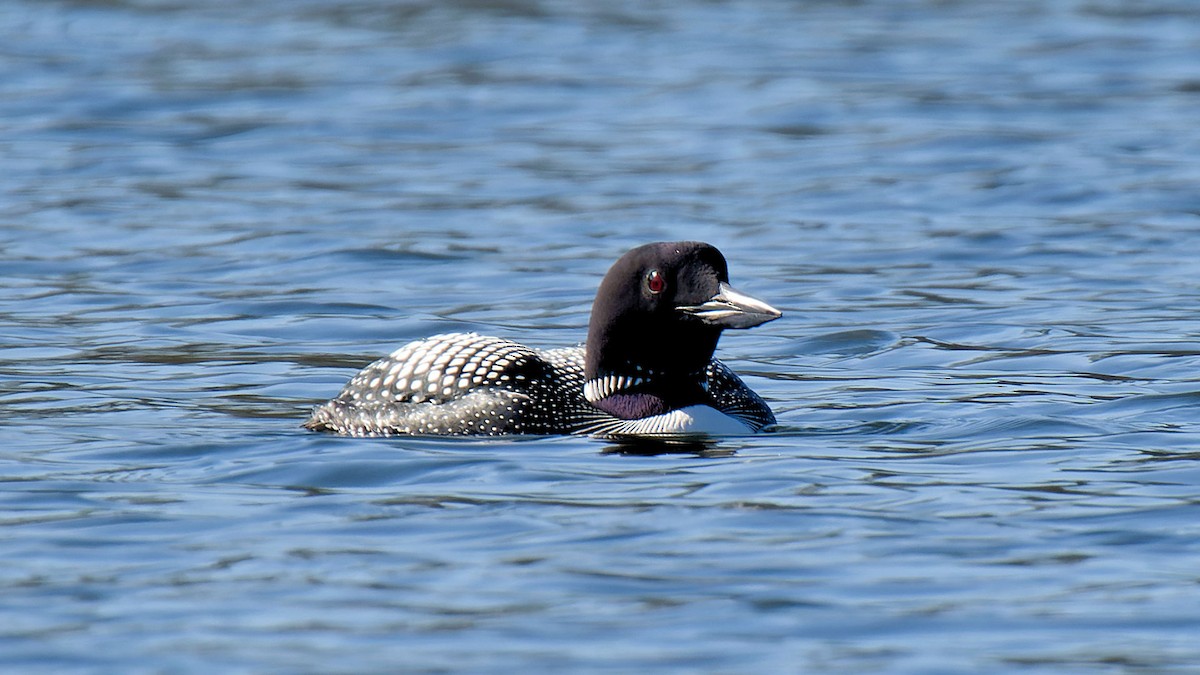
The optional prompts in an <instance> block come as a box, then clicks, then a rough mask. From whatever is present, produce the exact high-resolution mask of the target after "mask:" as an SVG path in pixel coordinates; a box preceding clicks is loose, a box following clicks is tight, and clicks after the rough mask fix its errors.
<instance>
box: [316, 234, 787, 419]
mask: <svg viewBox="0 0 1200 675" xmlns="http://www.w3.org/2000/svg"><path fill="white" fill-rule="evenodd" d="M780 316H781V314H780V312H779V310H777V309H775V308H774V307H771V306H770V305H768V304H766V303H765V302H762V301H761V300H757V299H755V298H752V297H750V296H748V295H746V294H744V293H741V292H739V291H737V290H735V289H733V288H732V287H731V286H730V285H729V272H728V267H727V265H726V263H725V257H724V256H723V255H721V252H720V251H718V250H717V249H716V248H714V247H713V246H710V245H708V244H704V243H701V242H659V243H653V244H646V245H644V246H639V247H637V248H635V249H633V250H631V251H629V252H628V253H626V254H625V255H623V256H621V258H620V259H618V260H617V262H616V263H614V264H613V266H612V268H611V269H610V270H609V271H608V273H607V274H606V275H605V277H604V280H603V281H602V282H601V283H600V289H599V290H598V291H597V293H596V300H595V302H594V303H593V304H592V315H591V321H590V323H589V326H588V337H587V342H586V346H583V347H568V348H561V349H550V350H541V349H533V348H530V347H526V346H524V345H522V344H519V343H517V342H513V341H511V340H506V339H503V338H498V337H487V336H483V335H478V334H475V333H449V334H445V335H436V336H434V337H430V338H426V339H423V340H418V341H416V342H412V343H410V344H408V345H405V346H403V347H401V348H400V349H398V350H396V351H395V352H393V353H392V354H391V355H390V356H387V357H385V358H382V359H380V360H378V361H376V362H374V363H372V364H370V365H368V366H367V367H366V368H363V369H362V371H360V372H359V373H358V374H357V375H355V376H354V378H353V379H351V380H350V382H349V383H348V384H347V385H346V386H345V388H344V389H342V391H341V393H339V394H338V396H337V398H335V399H333V400H331V401H328V402H327V403H324V404H322V405H320V406H317V407H316V408H315V409H314V410H313V413H312V416H311V417H310V418H309V420H308V421H307V422H306V423H305V424H304V426H305V427H307V428H309V429H312V430H315V431H332V432H335V433H339V434H349V435H354V436H374V435H390V434H411V435H433V436H441V435H482V436H491V435H500V434H592V435H600V436H661V435H667V436H671V435H690V434H718V435H721V434H739V433H749V432H754V431H758V430H760V429H762V428H763V427H766V426H768V425H771V424H774V423H775V416H774V415H773V414H772V413H771V409H770V408H769V407H768V406H767V404H766V402H765V401H763V399H762V398H760V397H759V396H758V394H756V393H754V392H753V391H751V390H750V388H749V387H747V386H746V385H745V384H744V383H743V382H742V380H741V379H740V378H739V377H738V376H737V375H736V374H734V372H733V371H732V370H730V369H729V368H728V367H727V366H725V365H724V364H723V363H721V362H720V361H718V360H716V359H714V358H713V351H714V350H715V349H716V346H717V340H718V338H719V337H720V335H721V331H722V330H723V329H726V328H750V327H752V326H757V325H759V324H761V323H765V322H767V321H772V320H774V319H777V318H779V317H780Z"/></svg>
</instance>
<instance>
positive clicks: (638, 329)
mask: <svg viewBox="0 0 1200 675" xmlns="http://www.w3.org/2000/svg"><path fill="white" fill-rule="evenodd" d="M779 316H780V312H779V310H777V309H775V308H774V307H771V306H770V305H768V304H766V303H764V302H762V301H761V300H757V299H755V298H753V297H750V296H748V295H746V294H744V293H741V292H739V291H737V290H735V289H733V288H732V287H731V286H730V285H729V268H728V266H727V265H726V263H725V257H724V256H723V255H721V252H720V251H718V250H717V249H716V248H714V247H712V246H710V245H708V244H704V243H701V242H693V241H684V242H659V243H654V244H646V245H644V246H639V247H637V248H635V249H633V250H631V251H629V252H628V253H626V254H625V255H623V256H621V258H620V259H618V260H617V262H616V263H614V264H613V266H612V268H611V269H609V271H608V274H606V275H605V276H604V281H602V282H601V283H600V289H599V290H598V291H597V292H596V300H595V302H594V303H593V304H592V317H591V322H590V325H589V327H588V339H587V361H586V369H585V373H584V375H585V377H586V379H587V382H588V384H587V387H585V392H584V393H585V395H586V396H587V399H588V400H589V401H591V402H592V403H593V404H594V405H596V406H597V407H599V408H602V409H604V410H608V411H609V412H611V413H613V414H615V415H617V416H618V417H625V418H634V417H645V416H648V415H653V414H658V413H660V412H665V411H666V410H670V409H673V408H677V407H682V406H685V405H689V404H691V403H694V402H698V401H699V400H702V397H703V395H704V392H703V382H704V375H703V373H704V369H705V368H706V367H707V366H708V363H709V361H711V360H712V356H713V351H714V350H715V349H716V347H717V340H718V339H719V338H720V336H721V331H722V330H724V329H726V328H750V327H751V326H757V325H759V324H761V323H765V322H767V321H771V320H773V319H777V318H779Z"/></svg>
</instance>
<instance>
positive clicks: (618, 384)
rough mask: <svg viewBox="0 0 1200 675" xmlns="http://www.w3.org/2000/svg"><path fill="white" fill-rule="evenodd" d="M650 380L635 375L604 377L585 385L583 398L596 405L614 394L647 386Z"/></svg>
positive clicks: (594, 379)
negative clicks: (641, 385) (643, 385)
mask: <svg viewBox="0 0 1200 675" xmlns="http://www.w3.org/2000/svg"><path fill="white" fill-rule="evenodd" d="M648 381H649V378H645V377H641V376H633V375H602V376H600V377H596V378H593V379H590V380H588V381H587V382H584V383H583V397H584V398H586V399H587V401H588V403H595V402H597V401H599V400H602V399H605V398H608V397H609V396H612V395H613V394H615V393H617V392H619V391H624V390H626V389H632V388H634V387H636V386H638V385H640V384H645V383H646V382H648Z"/></svg>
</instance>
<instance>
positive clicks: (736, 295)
mask: <svg viewBox="0 0 1200 675" xmlns="http://www.w3.org/2000/svg"><path fill="white" fill-rule="evenodd" d="M679 311H681V312H683V313H685V314H691V315H692V316H695V317H697V318H699V319H700V320H701V321H703V322H704V323H710V324H713V325H716V326H721V327H722V328H751V327H753V326H757V325H759V324H762V323H766V322H768V321H774V320H775V319H778V318H779V317H781V316H783V312H780V311H779V310H777V309H775V308H774V307H772V306H770V305H768V304H767V303H765V302H763V301H762V300H759V299H758V298H755V297H752V296H749V295H746V294H745V293H743V292H741V291H739V290H737V289H736V288H734V287H732V286H730V285H729V284H727V283H725V282H721V285H720V286H718V287H717V294H716V295H714V296H712V297H711V298H709V299H708V301H707V302H705V303H704V304H701V305H687V306H683V307H680V308H679Z"/></svg>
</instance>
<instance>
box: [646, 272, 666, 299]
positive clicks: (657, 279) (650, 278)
mask: <svg viewBox="0 0 1200 675" xmlns="http://www.w3.org/2000/svg"><path fill="white" fill-rule="evenodd" d="M646 288H648V289H649V290H650V292H651V293H653V294H655V295H658V294H659V293H662V292H663V291H665V290H667V279H666V277H664V276H663V275H662V272H659V271H658V270H650V271H649V272H647V273H646Z"/></svg>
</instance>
